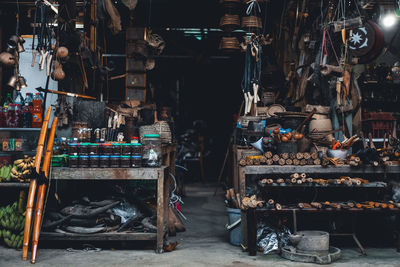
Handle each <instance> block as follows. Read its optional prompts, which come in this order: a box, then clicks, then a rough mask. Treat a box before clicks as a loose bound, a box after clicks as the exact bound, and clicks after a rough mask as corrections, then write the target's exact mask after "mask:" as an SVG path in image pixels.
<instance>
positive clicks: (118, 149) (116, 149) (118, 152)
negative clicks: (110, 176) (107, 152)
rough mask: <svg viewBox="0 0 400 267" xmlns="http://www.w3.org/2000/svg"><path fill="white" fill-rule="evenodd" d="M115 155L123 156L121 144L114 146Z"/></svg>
mask: <svg viewBox="0 0 400 267" xmlns="http://www.w3.org/2000/svg"><path fill="white" fill-rule="evenodd" d="M112 150H113V155H121V144H120V143H115V144H113V145H112Z"/></svg>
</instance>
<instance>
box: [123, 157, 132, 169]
mask: <svg viewBox="0 0 400 267" xmlns="http://www.w3.org/2000/svg"><path fill="white" fill-rule="evenodd" d="M130 167H131V157H130V156H126V155H122V156H121V168H130Z"/></svg>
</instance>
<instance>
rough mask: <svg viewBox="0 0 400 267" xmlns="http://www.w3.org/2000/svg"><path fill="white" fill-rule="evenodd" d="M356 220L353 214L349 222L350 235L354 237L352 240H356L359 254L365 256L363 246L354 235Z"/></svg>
mask: <svg viewBox="0 0 400 267" xmlns="http://www.w3.org/2000/svg"><path fill="white" fill-rule="evenodd" d="M356 220H357V215H353V217H352V220H351V223H352V230H353V231H352V233H351V235H352V237H353V239H354V242H356V244H357V246H358V248H359V249H360V252H361V254H363V255H364V256H367V253H366V252H365V249H364V247H363V246H362V245H361V243H360V241H359V240H358V238H357V236H356Z"/></svg>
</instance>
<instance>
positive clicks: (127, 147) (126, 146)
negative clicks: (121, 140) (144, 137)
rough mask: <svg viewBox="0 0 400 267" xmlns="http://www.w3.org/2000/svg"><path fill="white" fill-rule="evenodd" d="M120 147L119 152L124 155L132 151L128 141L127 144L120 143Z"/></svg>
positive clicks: (128, 154)
mask: <svg viewBox="0 0 400 267" xmlns="http://www.w3.org/2000/svg"><path fill="white" fill-rule="evenodd" d="M121 147H122V149H121V151H122V152H121V154H122V155H125V156H130V155H131V153H132V144H130V143H128V144H122V145H121Z"/></svg>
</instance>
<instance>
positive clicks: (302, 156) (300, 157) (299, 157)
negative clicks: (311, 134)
mask: <svg viewBox="0 0 400 267" xmlns="http://www.w3.org/2000/svg"><path fill="white" fill-rule="evenodd" d="M296 158H297V159H298V160H300V159H303V158H304V154H303V153H300V152H297V153H296Z"/></svg>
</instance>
